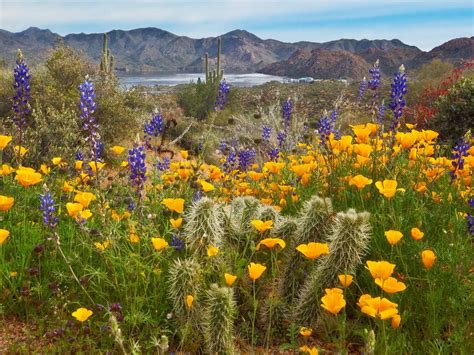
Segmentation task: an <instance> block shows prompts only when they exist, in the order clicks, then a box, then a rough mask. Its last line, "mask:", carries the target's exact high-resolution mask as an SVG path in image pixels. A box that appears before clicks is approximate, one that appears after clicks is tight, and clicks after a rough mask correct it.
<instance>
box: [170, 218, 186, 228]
mask: <svg viewBox="0 0 474 355" xmlns="http://www.w3.org/2000/svg"><path fill="white" fill-rule="evenodd" d="M170 223H171V225H172V226H173V228H176V229H178V228H179V227H181V225H182V224H183V219H182V218H177V219H174V218H171V219H170Z"/></svg>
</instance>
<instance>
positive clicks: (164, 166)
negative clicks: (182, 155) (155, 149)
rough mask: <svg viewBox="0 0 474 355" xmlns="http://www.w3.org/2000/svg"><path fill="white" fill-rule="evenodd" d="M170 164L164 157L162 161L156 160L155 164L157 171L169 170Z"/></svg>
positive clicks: (168, 159)
mask: <svg viewBox="0 0 474 355" xmlns="http://www.w3.org/2000/svg"><path fill="white" fill-rule="evenodd" d="M170 164H171V159H170V158H168V157H164V158H163V160H158V161H157V162H156V168H157V169H158V170H159V171H166V170H168V169H169V167H170Z"/></svg>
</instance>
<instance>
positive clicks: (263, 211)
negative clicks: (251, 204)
mask: <svg viewBox="0 0 474 355" xmlns="http://www.w3.org/2000/svg"><path fill="white" fill-rule="evenodd" d="M255 217H256V219H260V220H262V221H269V220H272V221H273V223H277V222H278V220H279V219H280V213H279V212H278V211H277V210H276V209H275V207H273V206H269V205H260V207H259V208H258V209H257V211H256V213H255Z"/></svg>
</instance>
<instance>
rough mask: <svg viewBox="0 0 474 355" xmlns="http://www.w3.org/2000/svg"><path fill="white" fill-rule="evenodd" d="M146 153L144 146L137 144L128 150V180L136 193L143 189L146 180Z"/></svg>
mask: <svg viewBox="0 0 474 355" xmlns="http://www.w3.org/2000/svg"><path fill="white" fill-rule="evenodd" d="M145 159H146V154H145V147H143V146H139V147H135V148H132V149H130V150H129V151H128V164H129V167H130V180H131V181H132V184H133V185H134V186H135V189H136V191H137V193H138V194H140V193H141V191H142V190H143V187H144V184H145V180H146V164H145Z"/></svg>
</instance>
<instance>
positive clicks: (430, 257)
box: [421, 249, 436, 270]
mask: <svg viewBox="0 0 474 355" xmlns="http://www.w3.org/2000/svg"><path fill="white" fill-rule="evenodd" d="M421 260H422V261H423V265H424V266H425V268H426V269H428V270H429V269H431V268H432V267H433V264H434V262H435V261H436V255H435V253H434V252H433V251H432V250H429V249H427V250H423V251H422V252H421Z"/></svg>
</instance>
